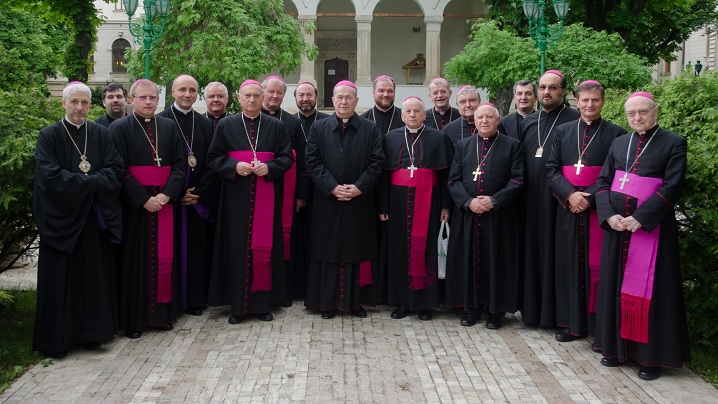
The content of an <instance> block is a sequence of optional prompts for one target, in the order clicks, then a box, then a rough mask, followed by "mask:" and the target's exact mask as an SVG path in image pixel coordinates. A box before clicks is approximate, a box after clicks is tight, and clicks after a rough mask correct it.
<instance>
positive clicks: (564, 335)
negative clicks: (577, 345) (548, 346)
mask: <svg viewBox="0 0 718 404" xmlns="http://www.w3.org/2000/svg"><path fill="white" fill-rule="evenodd" d="M555 338H556V341H558V342H571V341H575V340H577V339H579V338H583V337H581V336H579V335H573V334H571V331H570V330H569V329H568V328H564V329H563V330H561V331H559V332H557V333H556V337H555Z"/></svg>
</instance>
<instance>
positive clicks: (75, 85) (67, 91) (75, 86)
mask: <svg viewBox="0 0 718 404" xmlns="http://www.w3.org/2000/svg"><path fill="white" fill-rule="evenodd" d="M74 92H78V93H83V94H86V95H87V96H88V97H90V98H92V91H91V90H90V87H88V86H87V85H86V84H85V83H81V82H79V81H73V82H72V83H70V84H68V85H67V86H65V88H64V89H63V90H62V99H63V100H65V101H67V100H69V99H70V95H72V93H74Z"/></svg>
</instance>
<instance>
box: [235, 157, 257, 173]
mask: <svg viewBox="0 0 718 404" xmlns="http://www.w3.org/2000/svg"><path fill="white" fill-rule="evenodd" d="M252 168H254V167H252V165H251V164H249V163H245V162H243V161H240V162H239V163H237V168H236V169H235V171H237V174H238V175H241V176H242V177H246V176H248V175H249V174H252Z"/></svg>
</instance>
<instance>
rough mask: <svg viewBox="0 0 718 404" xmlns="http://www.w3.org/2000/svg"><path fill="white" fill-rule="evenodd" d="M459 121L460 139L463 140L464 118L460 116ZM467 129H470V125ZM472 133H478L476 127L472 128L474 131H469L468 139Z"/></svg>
mask: <svg viewBox="0 0 718 404" xmlns="http://www.w3.org/2000/svg"><path fill="white" fill-rule="evenodd" d="M460 119H461V138H462V139H463V138H464V121H466V118H464V117H463V116H462V117H461V118H460ZM466 122H467V123H468V121H466ZM469 129H471V125H469ZM474 132H476V133H478V131H477V130H476V127H474V130H469V137H471V136H473V135H474Z"/></svg>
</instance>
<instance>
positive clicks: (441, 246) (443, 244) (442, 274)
mask: <svg viewBox="0 0 718 404" xmlns="http://www.w3.org/2000/svg"><path fill="white" fill-rule="evenodd" d="M444 231H446V237H444ZM436 250H437V251H438V258H439V279H445V278H446V253H447V251H448V250H449V223H448V222H445V221H443V220H442V221H441V227H440V228H439V237H438V238H437V239H436Z"/></svg>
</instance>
